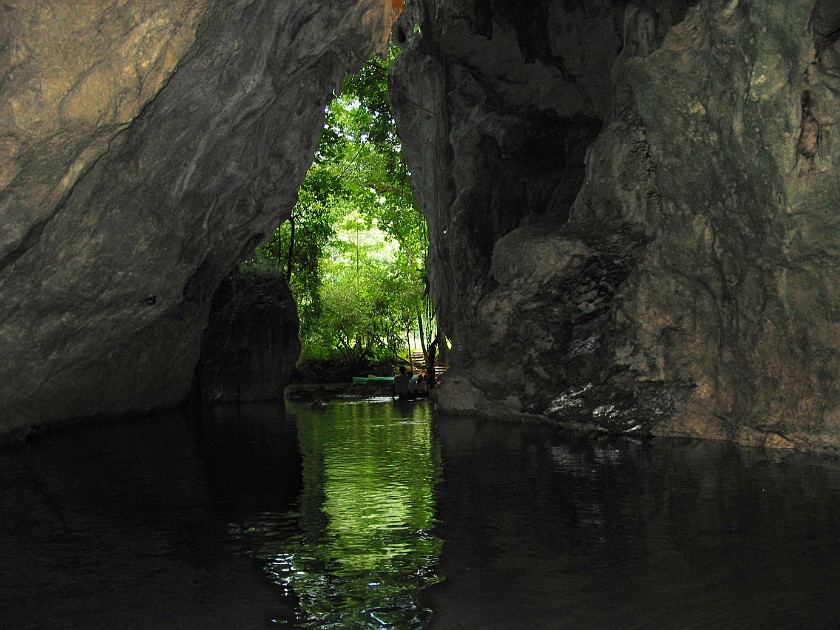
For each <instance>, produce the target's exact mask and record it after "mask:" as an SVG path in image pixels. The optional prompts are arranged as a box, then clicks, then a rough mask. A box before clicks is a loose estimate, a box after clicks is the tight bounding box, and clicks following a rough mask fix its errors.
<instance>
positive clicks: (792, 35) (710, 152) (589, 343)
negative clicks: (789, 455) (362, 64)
mask: <svg viewBox="0 0 840 630" xmlns="http://www.w3.org/2000/svg"><path fill="white" fill-rule="evenodd" d="M398 35H399V37H400V38H401V39H402V40H403V41H404V48H405V52H404V54H403V56H402V58H401V60H400V62H399V66H398V67H397V68H396V70H395V73H394V84H395V93H394V103H395V109H396V113H397V119H398V124H399V128H400V132H401V137H402V138H403V141H404V145H405V150H406V158H407V161H408V162H409V166H410V168H411V170H412V173H413V175H414V181H415V186H416V193H417V196H418V199H419V200H420V202H421V204H422V206H423V208H424V211H425V212H426V215H427V217H428V220H429V226H430V233H431V238H432V252H431V255H430V261H429V268H430V274H431V277H432V286H433V288H434V290H435V297H436V302H437V304H438V308H439V311H440V316H441V319H442V322H443V323H444V325H445V328H446V330H447V333H448V335H449V336H450V338H451V339H452V340H453V341H454V344H455V348H454V349H455V352H453V359H452V362H453V367H452V368H451V369H450V372H449V373H448V374H447V382H446V383H445V384H444V386H443V387H441V388H439V390H437V391H438V392H439V393H438V397H439V398H438V399H439V402H440V404H441V405H442V406H443V407H444V408H447V409H450V410H453V411H471V412H475V413H483V414H500V415H512V414H514V415H515V414H517V413H527V414H540V415H543V416H549V417H551V418H554V419H556V420H558V421H561V422H564V423H567V424H570V425H576V424H583V425H586V426H594V427H597V428H599V429H601V430H606V431H613V432H628V433H644V434H654V435H672V436H699V437H712V438H723V439H732V440H737V441H739V442H742V443H745V444H765V445H771V446H780V447H789V446H796V447H800V448H812V449H826V448H837V447H840V406H838V405H839V404H840V390H839V389H838V386H837V382H836V375H837V374H838V372H840V289H838V282H837V280H838V271H840V267H838V265H840V223H839V222H838V221H840V218H838V217H840V213H838V210H840V201H838V200H840V178H838V166H840V163H838V156H840V153H838V150H837V148H836V146H835V145H836V142H834V140H833V135H834V133H835V131H834V124H835V122H836V117H837V115H838V113H840V101H838V95H840V8H837V4H836V3H835V2H832V1H831V0H818V1H816V2H815V1H814V0H766V1H762V2H751V1H749V0H701V1H699V2H698V1H696V0H695V1H683V2H673V1H670V2H666V1H664V0H662V1H657V0H646V1H641V0H640V1H638V2H622V1H618V0H593V1H591V2H589V1H588V2H575V1H569V0H537V1H535V2H532V3H520V2H513V1H511V2H502V1H497V2H474V1H472V0H453V2H448V3H444V4H441V3H439V2H432V1H431V0H423V1H419V0H418V1H417V2H415V3H414V4H412V5H409V6H408V7H407V9H406V12H405V13H404V15H403V17H402V18H401V20H400V23H399V27H398Z"/></svg>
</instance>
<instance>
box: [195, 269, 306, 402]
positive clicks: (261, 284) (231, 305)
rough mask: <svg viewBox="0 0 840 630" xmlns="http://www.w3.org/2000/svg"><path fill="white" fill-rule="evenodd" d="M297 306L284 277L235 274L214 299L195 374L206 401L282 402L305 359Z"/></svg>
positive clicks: (199, 393) (201, 396) (217, 292)
mask: <svg viewBox="0 0 840 630" xmlns="http://www.w3.org/2000/svg"><path fill="white" fill-rule="evenodd" d="M299 328H300V323H299V321H298V315H297V306H296V305H295V299H294V296H292V292H291V290H290V289H289V285H288V283H287V282H286V279H285V278H284V277H283V276H277V275H276V274H264V273H259V272H247V273H240V272H238V271H236V272H234V273H232V274H230V275H229V276H228V277H227V278H225V279H224V280H223V281H222V284H221V285H220V286H219V288H218V289H216V293H215V294H214V295H213V299H212V300H211V307H210V322H209V324H208V325H207V329H206V330H205V331H204V336H203V338H202V342H201V358H200V359H199V361H198V366H197V368H196V375H195V385H196V386H197V392H196V393H197V395H198V396H197V397H198V398H199V399H200V400H201V402H202V403H205V404H208V403H219V402H226V403H240V402H256V401H262V400H278V399H282V398H283V390H284V388H285V387H286V385H288V384H289V382H290V381H291V378H292V376H293V375H294V370H295V363H296V362H297V360H298V357H299V356H300V339H299V338H298V332H299Z"/></svg>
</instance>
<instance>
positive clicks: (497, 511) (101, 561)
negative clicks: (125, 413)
mask: <svg viewBox="0 0 840 630" xmlns="http://www.w3.org/2000/svg"><path fill="white" fill-rule="evenodd" d="M838 592H840V464H838V463H837V462H835V461H831V460H826V459H822V458H818V457H811V456H805V455H801V454H793V453H783V452H772V451H763V450H758V449H744V448H738V447H735V446H732V445H727V444H719V443H714V442H699V441H694V442H692V441H673V440H653V441H650V442H639V441H634V440H628V439H608V438H601V439H595V438H587V439H583V438H570V437H569V436H566V435H564V434H562V433H561V432H558V431H557V430H555V429H553V428H551V427H545V426H523V425H520V424H500V423H495V422H486V421H478V420H474V419H467V418H437V417H435V415H434V413H433V410H432V409H431V408H430V406H429V405H428V404H426V403H425V402H416V403H409V404H406V405H404V406H399V405H395V404H393V403H392V402H391V401H390V400H379V401H378V400H371V401H365V402H349V401H348V402H331V403H330V404H329V405H327V406H326V407H324V408H317V409H314V408H312V407H310V406H308V405H300V404H292V403H289V404H287V405H286V407H285V409H284V408H283V407H281V406H278V405H255V406H245V407H242V408H241V409H240V410H238V411H237V409H235V408H230V409H220V410H216V411H214V412H213V413H212V414H211V415H209V416H207V417H204V418H202V419H198V418H194V417H191V416H188V415H181V414H170V415H161V416H156V417H152V418H146V419H142V420H131V421H119V422H115V423H109V424H97V425H89V426H79V427H74V428H68V429H64V430H61V431H55V432H54V433H52V434H50V435H48V436H46V437H43V438H40V439H38V440H36V441H35V442H33V443H32V444H28V445H26V446H21V447H14V448H6V449H4V450H0V627H2V628H15V629H17V628H38V629H50V628H84V629H99V628H102V629H105V628H108V629H111V628H185V629H187V628H190V629H191V628H202V629H205V628H226V629H248V628H265V627H276V626H278V625H281V626H286V627H303V628H380V627H383V628H443V629H450V628H451V629H472V628H482V629H484V628H511V629H519V628H522V629H530V628H534V629H538V628H575V629H577V628H837V627H840V597H838Z"/></svg>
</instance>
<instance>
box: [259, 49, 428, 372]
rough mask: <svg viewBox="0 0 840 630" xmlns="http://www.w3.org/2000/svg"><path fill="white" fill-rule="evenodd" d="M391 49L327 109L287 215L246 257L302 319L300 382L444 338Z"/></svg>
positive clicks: (385, 367)
mask: <svg viewBox="0 0 840 630" xmlns="http://www.w3.org/2000/svg"><path fill="white" fill-rule="evenodd" d="M398 54H399V49H398V48H397V47H391V48H390V50H389V53H388V55H387V56H386V57H385V58H380V57H379V56H377V55H374V56H372V57H371V58H370V59H369V60H368V61H367V63H365V65H364V66H363V67H362V69H361V70H360V71H359V72H358V73H356V74H352V75H348V76H347V77H346V78H345V79H344V82H343V84H342V89H341V92H340V93H339V94H337V95H336V96H335V98H334V99H333V100H332V102H331V103H330V104H329V105H327V107H326V108H325V117H324V130H323V134H322V136H321V139H320V141H319V143H318V147H317V149H316V152H315V155H314V158H313V162H312V165H311V166H310V168H309V171H308V172H307V175H306V177H305V179H304V181H303V183H302V184H301V187H300V189H299V191H298V201H297V203H296V204H295V206H294V208H293V210H292V212H291V216H290V218H289V219H288V220H287V221H285V222H283V223H282V224H281V225H280V226H279V227H278V228H277V229H276V230H275V231H274V233H273V234H272V235H271V237H270V238H269V239H268V240H266V241H265V242H263V243H262V244H261V245H260V246H259V247H258V248H257V250H256V253H255V255H254V257H253V258H251V259H250V260H248V261H246V262H245V263H243V270H244V271H246V272H250V273H260V274H273V275H275V276H282V278H284V279H285V281H286V282H288V283H289V285H290V287H291V289H292V293H293V294H294V296H295V300H296V302H297V306H298V313H299V317H300V339H301V346H302V351H301V359H300V361H299V363H298V371H299V376H300V378H301V380H304V381H309V382H313V381H336V380H341V379H343V378H348V379H349V377H350V376H353V375H366V374H380V373H385V374H392V373H393V371H394V370H395V368H396V366H397V364H403V363H405V364H408V365H409V367H410V368H413V369H414V370H415V371H422V370H426V369H427V368H428V367H430V366H433V365H434V363H435V359H436V354H437V353H438V352H439V350H440V347H441V345H442V344H440V343H438V342H437V339H438V332H437V321H436V317H435V312H434V308H433V306H432V303H431V301H430V300H429V297H428V291H427V290H426V284H427V280H426V269H425V261H426V254H427V251H428V227H427V224H426V220H425V217H424V216H423V213H422V212H421V211H420V209H419V207H418V206H417V204H416V202H415V200H414V197H413V195H412V192H411V188H410V177H411V174H410V172H409V170H408V168H407V166H406V164H405V162H404V161H403V158H402V144H401V142H400V139H399V136H398V134H397V126H396V122H395V120H394V116H393V112H392V109H391V99H390V95H389V85H388V75H389V72H390V68H391V65H392V63H393V61H394V60H395V59H396V57H397V55H398Z"/></svg>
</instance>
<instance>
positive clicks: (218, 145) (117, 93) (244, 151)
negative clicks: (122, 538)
mask: <svg viewBox="0 0 840 630" xmlns="http://www.w3.org/2000/svg"><path fill="white" fill-rule="evenodd" d="M395 11H396V7H395V3H394V2H392V1H391V0H338V1H335V2H329V3H312V2H308V1H303V0H289V1H284V2H276V1H275V0H255V1H253V0H252V1H238V2H237V1H234V2H230V1H228V0H225V1H222V0H189V1H187V0H180V1H178V0H176V1H174V2H173V1H167V2H162V1H160V2H157V1H154V0H129V1H120V2H116V1H113V0H112V1H106V0H100V1H89V2H71V3H62V2H15V1H12V2H6V3H4V4H3V7H2V9H0V15H2V19H0V66H2V70H3V80H2V83H0V221H2V225H3V230H2V232H0V402H2V405H0V409H2V411H0V433H2V432H8V431H11V430H13V429H15V428H25V427H28V426H31V425H33V424H37V423H42V422H45V421H50V420H54V419H60V418H70V417H77V416H85V415H90V414H97V413H103V412H105V413H118V412H129V411H140V410H145V409H151V408H155V407H161V406H167V405H172V404H175V403H178V402H179V401H181V400H183V399H184V398H185V396H186V395H187V392H188V390H189V386H190V382H191V379H192V376H193V371H194V368H195V366H196V362H197V360H198V356H199V341H200V338H201V334H202V331H203V329H204V327H205V325H206V322H207V314H208V310H209V306H210V299H211V297H212V295H213V293H214V292H215V290H216V287H217V286H218V284H219V282H220V281H221V279H222V278H223V277H224V276H225V275H226V274H227V273H228V272H229V271H230V270H231V269H232V268H233V267H234V265H235V264H236V263H237V262H238V261H239V260H240V258H241V257H242V256H244V255H247V254H249V253H250V252H251V251H252V250H253V247H254V245H255V244H256V243H257V242H259V240H260V239H261V238H262V235H264V234H266V233H268V232H269V231H270V230H271V229H273V228H274V227H275V226H276V225H277V224H278V223H279V221H280V220H281V219H283V218H284V217H286V216H288V212H289V211H290V209H291V206H292V205H293V202H294V200H295V196H296V190H297V186H298V185H299V183H300V181H301V179H302V177H303V175H304V173H305V170H306V168H307V167H308V165H309V163H310V161H311V157H312V152H313V150H314V146H315V143H316V141H317V138H318V136H319V134H320V130H321V124H322V120H323V106H324V105H325V104H326V103H327V101H328V99H329V98H330V95H331V92H332V90H333V89H334V88H335V87H336V86H338V85H339V82H340V80H341V78H342V77H343V75H344V74H345V72H347V71H352V70H355V69H356V68H358V67H359V66H360V65H361V63H362V62H363V61H364V60H365V59H366V58H367V57H368V55H369V54H370V53H371V52H372V51H373V50H374V48H381V47H382V45H383V44H384V43H385V41H386V37H387V33H388V32H389V30H390V23H391V20H392V18H393V16H394V13H395Z"/></svg>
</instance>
